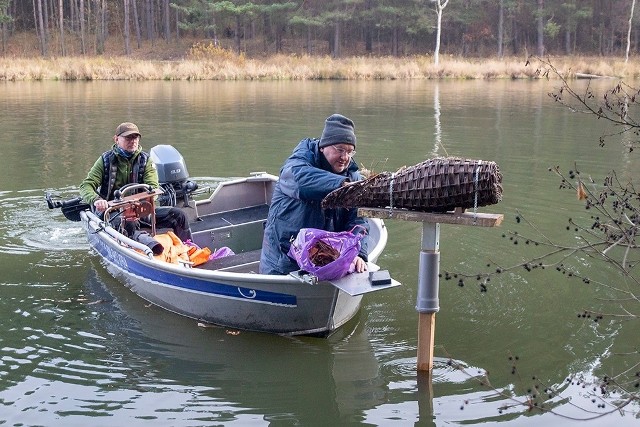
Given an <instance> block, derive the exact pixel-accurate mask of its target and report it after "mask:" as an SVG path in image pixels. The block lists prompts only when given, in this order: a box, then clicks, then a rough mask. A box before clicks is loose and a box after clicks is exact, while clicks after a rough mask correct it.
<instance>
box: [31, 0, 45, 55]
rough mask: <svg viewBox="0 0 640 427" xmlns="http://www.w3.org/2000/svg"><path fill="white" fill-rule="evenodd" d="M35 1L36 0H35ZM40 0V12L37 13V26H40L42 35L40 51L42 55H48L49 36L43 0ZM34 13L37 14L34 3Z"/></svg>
mask: <svg viewBox="0 0 640 427" xmlns="http://www.w3.org/2000/svg"><path fill="white" fill-rule="evenodd" d="M34 1H35V0H34ZM37 1H38V13H37V19H36V22H37V23H38V24H37V26H38V27H39V28H40V31H39V35H40V37H39V38H40V53H41V54H42V56H47V54H48V52H47V38H46V35H45V29H44V18H43V16H42V15H43V11H42V0H37ZM33 13H34V14H35V13H36V11H35V4H34V11H33Z"/></svg>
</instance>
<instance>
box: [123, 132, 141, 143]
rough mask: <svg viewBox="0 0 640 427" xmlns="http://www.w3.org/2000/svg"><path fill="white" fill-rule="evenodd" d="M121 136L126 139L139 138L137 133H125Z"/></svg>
mask: <svg viewBox="0 0 640 427" xmlns="http://www.w3.org/2000/svg"><path fill="white" fill-rule="evenodd" d="M122 138H124V139H126V140H128V141H133V140H134V139H138V138H140V135H138V134H137V133H134V134H131V135H127V136H123V137H122Z"/></svg>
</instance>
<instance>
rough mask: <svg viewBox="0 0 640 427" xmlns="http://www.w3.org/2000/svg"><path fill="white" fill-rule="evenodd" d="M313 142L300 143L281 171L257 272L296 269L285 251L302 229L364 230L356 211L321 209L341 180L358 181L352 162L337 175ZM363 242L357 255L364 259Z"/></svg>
mask: <svg viewBox="0 0 640 427" xmlns="http://www.w3.org/2000/svg"><path fill="white" fill-rule="evenodd" d="M318 142H319V140H318V139H310V138H307V139H303V140H302V141H300V143H299V144H298V146H297V147H296V148H295V149H294V150H293V153H292V154H291V156H290V157H289V158H288V159H287V160H286V161H285V163H284V166H283V167H282V169H281V170H280V178H279V180H278V182H277V183H276V185H275V188H274V191H273V197H272V200H271V207H270V209H269V216H268V218H267V224H266V226H265V230H264V239H263V241H262V254H261V257H260V273H262V274H288V273H290V272H292V271H296V270H299V267H298V264H297V263H296V262H295V260H293V259H292V258H290V257H289V256H288V255H287V253H288V252H289V247H290V246H291V243H290V242H291V240H292V238H295V237H296V235H297V234H298V231H299V230H300V229H301V228H319V229H322V230H328V231H349V230H351V229H353V227H354V226H356V225H362V226H364V227H365V228H366V229H367V232H368V230H369V226H368V224H367V222H366V220H365V219H363V218H360V217H358V216H357V209H355V208H354V209H344V208H339V209H324V210H323V209H322V207H321V202H322V199H324V197H325V196H326V195H327V194H329V193H330V192H331V191H333V190H335V189H336V188H338V187H340V186H341V185H342V183H343V182H344V181H345V180H349V181H358V180H360V179H362V177H361V176H360V173H359V172H358V165H357V164H356V162H355V161H354V160H353V159H352V160H351V163H350V164H349V167H348V168H347V169H346V170H345V171H344V172H343V173H341V174H336V173H335V172H333V170H332V169H331V165H330V164H329V162H327V160H326V159H325V157H324V155H323V154H322V153H321V152H320V151H319V149H318ZM367 240H368V238H366V237H365V238H364V239H362V246H361V249H360V254H359V256H360V257H361V258H363V259H364V260H365V261H367V248H368V241H367Z"/></svg>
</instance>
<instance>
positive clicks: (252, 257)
mask: <svg viewBox="0 0 640 427" xmlns="http://www.w3.org/2000/svg"><path fill="white" fill-rule="evenodd" d="M260 252H261V250H260V249H256V250H254V251H248V252H242V253H239V254H235V255H230V256H226V257H224V258H218V259H214V260H211V261H207V262H205V263H204V264H201V265H199V266H197V267H196V268H200V269H203V270H225V271H230V270H231V269H233V271H235V272H238V271H241V272H245V273H257V272H258V265H259V264H260Z"/></svg>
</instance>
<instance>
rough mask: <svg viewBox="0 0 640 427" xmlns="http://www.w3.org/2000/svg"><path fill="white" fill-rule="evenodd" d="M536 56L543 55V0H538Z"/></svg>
mask: <svg viewBox="0 0 640 427" xmlns="http://www.w3.org/2000/svg"><path fill="white" fill-rule="evenodd" d="M538 56H544V0H538Z"/></svg>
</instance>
